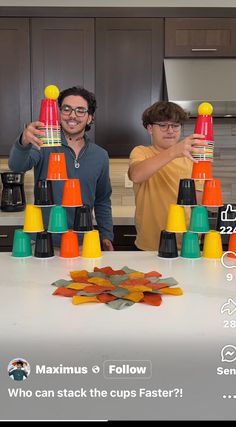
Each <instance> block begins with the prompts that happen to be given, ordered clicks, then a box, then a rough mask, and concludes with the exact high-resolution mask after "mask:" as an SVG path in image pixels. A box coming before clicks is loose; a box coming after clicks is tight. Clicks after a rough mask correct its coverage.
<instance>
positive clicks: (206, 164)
mask: <svg viewBox="0 0 236 427" xmlns="http://www.w3.org/2000/svg"><path fill="white" fill-rule="evenodd" d="M211 164H212V162H210V161H200V162H197V163H193V169H192V179H213V178H212V168H211Z"/></svg>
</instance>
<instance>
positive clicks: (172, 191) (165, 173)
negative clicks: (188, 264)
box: [128, 101, 207, 251]
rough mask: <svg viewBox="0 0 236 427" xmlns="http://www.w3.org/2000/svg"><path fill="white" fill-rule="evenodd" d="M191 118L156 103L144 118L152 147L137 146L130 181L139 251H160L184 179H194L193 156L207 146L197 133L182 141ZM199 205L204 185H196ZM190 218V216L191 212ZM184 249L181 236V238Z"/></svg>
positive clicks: (173, 106)
mask: <svg viewBox="0 0 236 427" xmlns="http://www.w3.org/2000/svg"><path fill="white" fill-rule="evenodd" d="M188 118H189V116H188V113H186V112H185V111H184V110H183V109H182V108H181V107H180V106H179V105H177V104H175V103H173V102H165V101H161V102H156V103H155V104H153V105H152V106H151V107H149V108H147V109H146V110H145V111H144V113H143V116H142V120H143V126H144V127H145V129H147V132H148V134H149V135H150V137H151V145H149V146H137V147H135V148H134V149H133V150H132V152H131V154H130V166H129V172H128V174H129V178H130V179H131V181H133V183H134V193H135V204H136V211H135V226H136V230H137V237H136V241H135V245H136V247H137V248H138V249H141V250H149V251H156V250H158V248H159V240H160V233H161V231H162V230H164V229H165V227H166V221H167V215H168V209H169V206H170V204H171V203H177V197H178V188H179V181H180V179H184V178H191V173H192V162H196V160H194V158H193V157H192V153H197V152H199V153H200V152H201V150H200V149H198V148H197V147H198V145H201V146H202V145H207V143H206V142H203V141H202V140H201V138H202V139H204V136H203V135H198V134H193V135H190V136H188V137H187V138H185V139H183V140H182V141H180V142H179V140H180V137H181V128H182V124H183V123H184V122H185V121H186V120H188ZM196 190H197V192H196V193H197V199H198V203H200V201H201V194H202V193H201V191H202V184H201V183H200V182H199V183H196ZM188 216H189V213H188ZM177 239H178V244H179V246H180V241H179V236H177Z"/></svg>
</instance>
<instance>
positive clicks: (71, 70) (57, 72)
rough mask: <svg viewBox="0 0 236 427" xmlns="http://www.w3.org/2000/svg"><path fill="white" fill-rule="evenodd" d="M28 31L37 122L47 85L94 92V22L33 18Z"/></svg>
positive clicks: (34, 110)
mask: <svg viewBox="0 0 236 427" xmlns="http://www.w3.org/2000/svg"><path fill="white" fill-rule="evenodd" d="M31 28H32V38H31V58H32V60H31V63H32V108H33V111H32V115H33V119H34V120H38V117H39V111H40V103H41V100H42V98H44V88H45V87H46V86H47V85H50V84H54V85H56V86H58V88H59V90H63V89H67V88H68V87H71V86H78V85H80V86H84V87H85V88H86V89H88V90H90V91H94V73H95V72H94V19H93V18H33V19H32V20H31Z"/></svg>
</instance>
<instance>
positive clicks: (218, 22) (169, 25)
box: [165, 18, 236, 58]
mask: <svg viewBox="0 0 236 427" xmlns="http://www.w3.org/2000/svg"><path fill="white" fill-rule="evenodd" d="M235 56H236V18H227V19H226V18H166V19H165V57H166V58H168V57H208V58H209V57H235Z"/></svg>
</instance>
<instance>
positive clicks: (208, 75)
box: [164, 58, 236, 117]
mask: <svg viewBox="0 0 236 427" xmlns="http://www.w3.org/2000/svg"><path fill="white" fill-rule="evenodd" d="M164 66H165V78H166V89H167V98H168V100H169V101H173V102H176V103H177V104H179V105H181V106H182V107H183V108H184V109H185V110H187V111H189V112H190V115H191V117H196V116H197V110H198V106H199V104H201V102H210V103H211V104H212V106H213V108H214V110H213V117H236V59H224V58H219V59H211V58H209V59H208V58H204V59H198V58H196V59H195V58H191V59H169V58H168V59H165V60H164Z"/></svg>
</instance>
